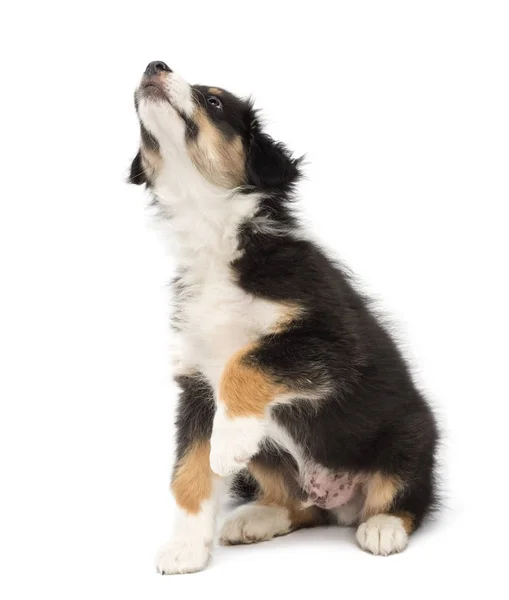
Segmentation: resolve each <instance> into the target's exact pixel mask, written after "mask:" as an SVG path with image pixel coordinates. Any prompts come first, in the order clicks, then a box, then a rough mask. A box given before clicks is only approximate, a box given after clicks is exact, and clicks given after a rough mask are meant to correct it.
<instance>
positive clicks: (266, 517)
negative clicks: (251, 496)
mask: <svg viewBox="0 0 509 600" xmlns="http://www.w3.org/2000/svg"><path fill="white" fill-rule="evenodd" d="M290 530H291V521H290V518H289V515H288V509H287V508H285V507H283V506H262V505H260V504H255V503H253V504H246V505H244V506H241V507H239V508H237V509H236V510H234V511H233V513H232V514H231V515H230V516H229V517H228V519H227V520H226V521H225V523H224V525H223V528H222V530H221V535H220V538H219V541H220V543H221V544H223V545H225V546H228V545H230V544H252V543H254V542H262V541H264V540H270V539H271V538H273V537H275V536H277V535H285V534H286V533H289V532H290Z"/></svg>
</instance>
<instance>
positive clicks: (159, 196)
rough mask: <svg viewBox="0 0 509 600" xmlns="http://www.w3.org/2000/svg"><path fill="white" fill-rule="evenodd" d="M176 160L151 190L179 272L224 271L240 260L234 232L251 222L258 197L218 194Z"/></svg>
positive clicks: (193, 170)
mask: <svg viewBox="0 0 509 600" xmlns="http://www.w3.org/2000/svg"><path fill="white" fill-rule="evenodd" d="M175 159H176V157H175V156H173V157H171V161H170V160H168V162H167V164H168V167H165V168H163V170H162V172H161V173H160V174H159V176H158V177H157V180H156V185H155V186H154V188H153V193H154V196H155V199H156V202H157V209H158V221H159V222H160V224H161V225H163V227H164V230H165V237H167V238H168V239H169V242H170V247H171V251H172V253H173V254H174V255H175V258H176V259H177V261H178V264H179V267H180V268H182V269H186V270H188V269H191V270H197V269H198V270H200V271H206V270H208V271H210V272H214V271H217V270H224V269H228V268H229V265H230V264H231V262H232V261H234V260H235V259H236V258H237V257H238V255H239V249H238V245H239V243H238V241H239V240H238V233H239V228H240V227H241V225H242V224H244V223H246V222H247V221H249V220H252V219H253V217H254V215H255V213H256V212H257V210H258V207H259V201H260V195H259V194H257V193H256V192H251V193H245V192H241V191H240V190H227V189H224V188H220V187H218V186H216V185H214V184H212V183H210V182H209V181H207V180H206V179H205V178H204V177H203V176H202V175H201V174H200V173H199V172H198V170H197V169H196V167H195V166H194V165H193V164H192V163H190V161H185V160H178V159H177V160H175Z"/></svg>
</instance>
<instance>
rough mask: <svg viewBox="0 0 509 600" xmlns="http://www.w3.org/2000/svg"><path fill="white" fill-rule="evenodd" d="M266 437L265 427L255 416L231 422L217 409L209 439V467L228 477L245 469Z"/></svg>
mask: <svg viewBox="0 0 509 600" xmlns="http://www.w3.org/2000/svg"><path fill="white" fill-rule="evenodd" d="M264 436H265V424H264V421H263V420H262V419H258V418H256V417H238V418H234V419H229V418H227V417H226V416H225V415H224V411H223V409H222V408H221V407H218V409H217V412H216V416H215V417H214V425H213V428H212V437H211V440H210V467H211V469H212V470H213V471H214V473H216V474H217V475H220V476H221V477H226V476H228V475H231V474H232V473H235V472H236V471H239V470H240V469H243V468H244V467H245V466H246V463H247V462H248V461H249V460H250V459H251V457H252V456H254V455H255V454H256V453H257V452H258V449H259V447H260V442H261V440H262V439H263V437H264Z"/></svg>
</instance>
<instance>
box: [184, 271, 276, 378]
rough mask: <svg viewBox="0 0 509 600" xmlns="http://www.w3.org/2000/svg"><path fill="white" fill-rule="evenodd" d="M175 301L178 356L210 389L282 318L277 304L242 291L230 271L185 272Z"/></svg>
mask: <svg viewBox="0 0 509 600" xmlns="http://www.w3.org/2000/svg"><path fill="white" fill-rule="evenodd" d="M175 301H176V302H175V304H176V306H175V325H176V327H177V329H178V333H177V336H178V349H177V352H178V353H179V357H178V358H179V359H180V361H181V362H182V363H183V364H184V365H185V366H186V367H188V368H197V369H198V370H199V371H200V372H201V373H203V375H205V377H206V378H207V379H208V380H209V382H210V384H211V385H212V386H213V387H214V389H217V386H218V383H219V380H220V377H221V373H222V370H223V368H224V366H225V364H226V362H227V361H228V359H229V358H230V357H231V356H232V354H234V353H235V352H236V351H238V350H240V349H242V348H243V347H245V346H247V345H248V344H250V343H252V342H254V341H256V340H257V339H258V338H259V337H260V336H261V335H263V334H265V333H269V332H270V331H271V329H273V328H274V326H275V324H276V323H277V321H278V319H279V318H280V317H281V307H280V306H279V305H278V304H277V303H274V302H270V301H267V300H262V299H259V298H254V297H253V296H251V295H250V294H247V293H246V292H244V291H243V290H242V289H241V288H240V287H239V286H238V285H237V284H236V283H235V281H234V278H233V277H232V273H231V272H230V271H229V269H224V270H220V271H214V270H211V271H209V272H206V273H205V272H202V273H201V274H199V273H198V274H197V273H188V274H186V276H184V277H183V278H182V279H181V280H180V281H179V282H178V284H177V286H176V298H175Z"/></svg>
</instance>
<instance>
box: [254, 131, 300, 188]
mask: <svg viewBox="0 0 509 600" xmlns="http://www.w3.org/2000/svg"><path fill="white" fill-rule="evenodd" d="M300 162H301V159H295V158H293V157H292V155H291V154H290V152H289V150H288V149H287V148H286V147H285V146H284V145H283V144H281V143H279V142H276V141H274V140H273V139H272V138H271V137H270V136H268V135H267V134H265V133H263V132H261V131H254V132H253V133H252V134H251V139H250V143H249V148H248V153H247V164H246V170H247V176H248V183H249V184H250V185H254V186H256V187H259V188H262V189H280V190H284V189H288V188H291V187H292V186H293V184H294V183H295V182H296V181H297V179H298V178H299V176H300V169H299V164H300Z"/></svg>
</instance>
